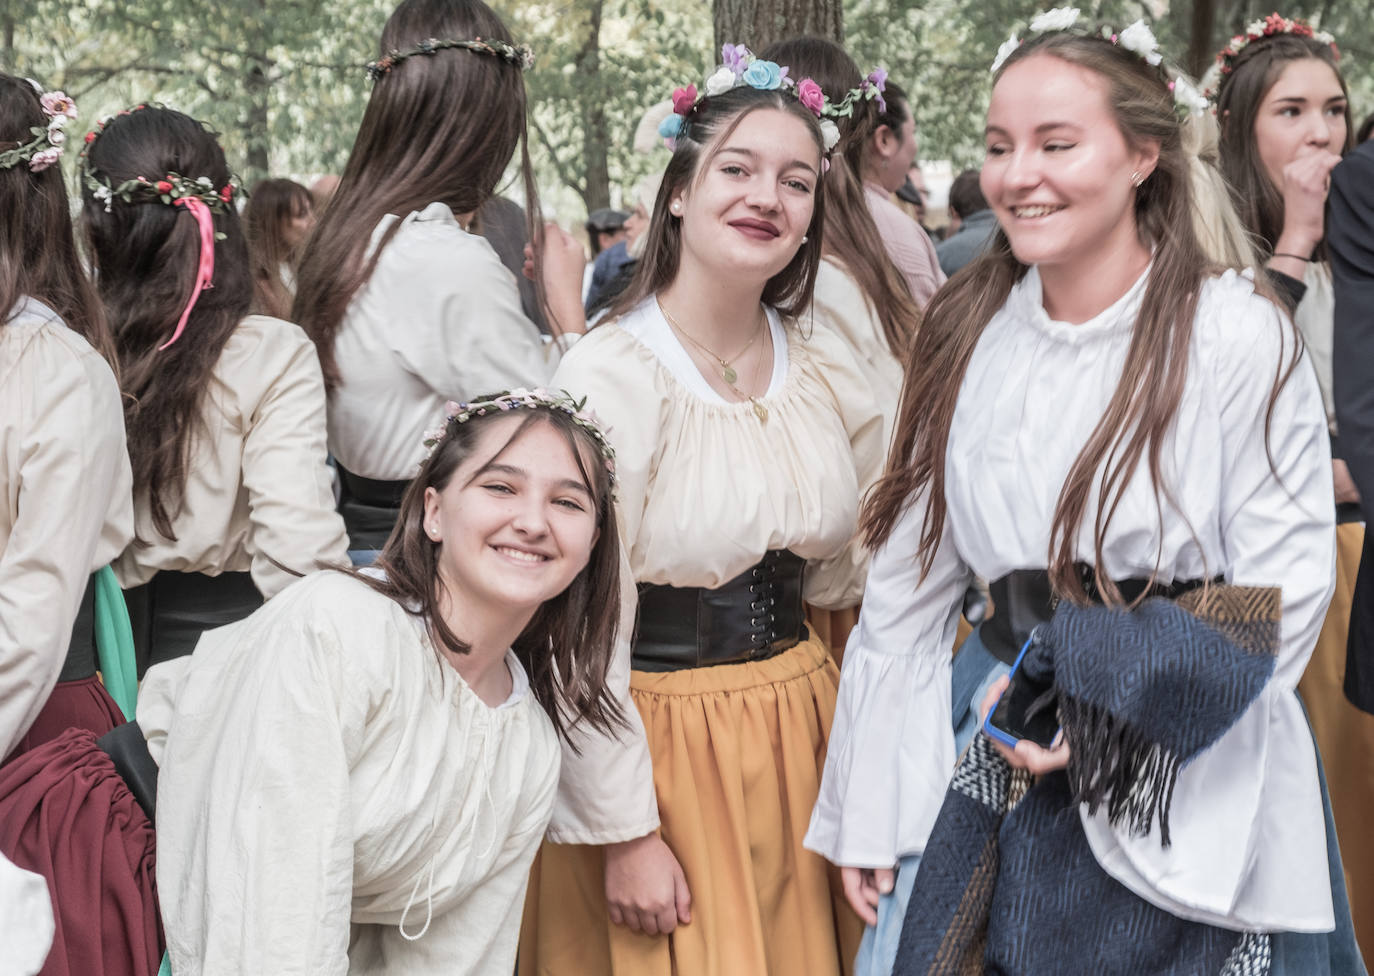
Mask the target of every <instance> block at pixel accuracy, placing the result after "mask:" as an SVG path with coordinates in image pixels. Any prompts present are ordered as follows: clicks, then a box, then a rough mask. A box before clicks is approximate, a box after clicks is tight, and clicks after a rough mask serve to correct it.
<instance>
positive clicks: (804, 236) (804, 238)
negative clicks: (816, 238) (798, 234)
mask: <svg viewBox="0 0 1374 976" xmlns="http://www.w3.org/2000/svg"><path fill="white" fill-rule="evenodd" d="M809 240H811V238H809V237H807V236H806V235H805V234H803V235H802V243H803V244H805V243H806V242H807V241H809Z"/></svg>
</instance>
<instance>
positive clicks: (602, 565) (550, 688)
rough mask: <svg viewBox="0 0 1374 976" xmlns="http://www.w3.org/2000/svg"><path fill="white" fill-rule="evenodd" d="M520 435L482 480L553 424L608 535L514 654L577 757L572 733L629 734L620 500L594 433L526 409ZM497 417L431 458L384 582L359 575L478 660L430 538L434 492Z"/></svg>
mask: <svg viewBox="0 0 1374 976" xmlns="http://www.w3.org/2000/svg"><path fill="white" fill-rule="evenodd" d="M521 412H522V413H523V414H524V416H523V417H522V419H521V422H520V424H519V426H517V427H516V428H515V430H514V431H512V432H511V435H510V437H508V438H507V439H506V442H505V443H504V444H503V445H501V447H500V448H499V449H498V450H497V451H496V452H495V453H494V454H493V455H492V456H491V457H490V458H488V459H487V461H486V463H485V464H484V465H483V466H482V468H480V469H479V470H478V471H477V472H475V473H474V474H473V477H474V478H475V477H477V476H478V475H480V474H481V473H482V471H484V470H486V465H489V464H491V463H493V462H494V461H495V459H496V458H497V457H499V456H500V455H501V453H502V452H503V451H505V449H506V448H507V447H509V446H510V445H511V444H512V443H514V442H515V441H516V440H517V439H518V438H519V437H520V436H521V435H522V434H523V433H524V432H525V431H526V430H528V429H529V428H530V427H531V426H532V425H534V424H540V423H547V424H549V425H550V426H552V427H553V428H554V429H555V430H557V431H558V433H560V434H562V435H563V438H564V440H566V441H567V443H568V447H569V449H571V451H572V454H573V458H574V459H575V460H576V462H577V467H578V471H579V472H580V473H581V475H582V479H583V482H584V483H585V484H586V485H587V487H588V489H589V490H590V491H591V494H592V504H593V505H594V506H595V508H596V518H597V528H598V529H599V530H600V534H599V535H598V537H597V540H596V544H595V545H594V546H593V547H592V552H591V557H590V559H589V560H588V561H587V565H586V566H585V567H584V568H583V569H582V571H581V572H580V573H578V574H577V576H576V578H575V579H574V580H573V581H572V583H571V584H569V586H568V588H567V589H566V590H564V591H563V592H562V593H560V594H558V595H557V596H555V597H553V598H552V599H550V600H547V601H545V603H544V604H543V605H541V606H540V607H539V609H538V610H536V611H535V614H534V616H533V617H532V618H530V622H529V623H528V624H527V625H526V627H525V629H524V631H523V632H521V634H520V636H519V637H518V638H516V640H515V643H513V644H512V645H511V649H512V650H513V651H514V652H515V655H516V657H518V658H519V659H520V663H521V664H522V665H524V667H525V670H526V672H528V674H529V679H530V690H531V691H532V692H533V694H534V697H535V700H536V701H538V702H539V704H540V705H541V706H542V707H543V709H544V711H545V712H547V713H548V716H549V718H550V720H552V722H553V724H554V728H556V729H557V730H558V732H559V734H560V735H561V736H563V738H564V740H565V741H567V742H568V743H569V744H570V745H572V747H573V748H574V750H575V749H576V744H575V743H573V742H572V739H571V738H570V730H571V728H572V727H573V726H574V725H576V724H577V723H579V722H582V721H586V722H587V723H588V724H589V725H591V726H592V727H593V728H596V729H600V730H602V731H605V732H612V731H614V730H615V729H617V728H622V727H626V721H625V715H624V712H623V711H622V709H621V708H620V705H619V704H618V703H617V701H616V700H615V697H614V696H613V695H612V693H611V692H610V691H609V690H608V689H607V687H606V674H607V671H608V670H609V668H610V663H611V657H612V655H613V654H614V652H615V639H616V631H617V628H618V626H619V621H620V598H619V595H620V534H619V531H618V529H617V527H616V518H615V505H614V504H613V502H612V498H611V481H610V475H609V474H608V472H607V471H606V466H605V465H604V464H602V463H601V461H600V455H599V448H598V446H597V444H596V443H595V441H593V440H592V438H591V435H589V434H588V433H587V432H586V431H585V430H583V429H582V428H581V427H579V426H578V425H577V424H575V423H574V422H573V421H572V419H571V418H570V417H569V416H568V415H567V414H566V413H563V412H562V411H559V410H551V409H549V408H546V407H526V408H522V409H521ZM509 416H511V414H510V413H501V412H494V413H490V414H487V415H485V416H473V417H471V418H469V419H468V420H466V421H464V422H462V423H459V422H458V421H457V420H449V421H448V423H447V424H446V426H445V428H444V435H443V437H442V438H440V440H439V442H438V444H437V445H436V446H435V448H434V453H433V454H432V455H430V457H429V458H428V459H426V460H425V461H424V462H423V463H422V464H421V465H420V471H419V473H418V474H417V475H416V476H415V478H414V480H412V481H411V482H410V485H409V486H408V487H407V488H406V491H405V494H404V495H403V496H402V498H401V510H400V515H399V517H398V518H397V520H396V527H395V528H394V529H392V531H391V536H390V537H389V538H388V539H387V540H386V545H385V546H384V547H383V548H382V551H381V554H380V555H379V556H378V557H377V561H376V562H375V563H374V564H373V566H374V567H375V568H376V569H379V570H381V571H382V573H383V574H384V575H383V576H381V577H378V576H377V575H375V574H372V573H368V572H359V571H354V573H353V575H354V576H355V577H356V578H358V579H361V580H362V581H363V582H364V583H366V584H367V585H368V586H370V587H372V588H373V589H374V590H376V591H377V592H379V593H383V594H385V595H386V596H389V597H391V599H393V600H395V601H396V602H397V603H400V604H401V605H402V606H404V607H407V608H419V609H418V612H419V614H420V615H421V616H423V617H424V618H425V620H426V621H428V623H429V627H430V630H431V633H432V634H433V635H434V638H435V641H436V643H437V644H438V645H439V646H440V647H443V648H445V649H447V650H448V651H449V652H451V653H454V654H466V653H468V651H469V650H470V648H469V646H468V645H467V644H465V643H464V642H463V641H462V640H461V639H460V638H459V637H458V636H457V635H456V634H454V633H453V630H452V629H451V628H450V627H449V626H448V624H446V623H445V622H444V616H443V613H442V612H441V609H440V600H441V591H442V588H443V585H444V584H443V583H442V582H441V581H440V578H439V551H440V543H437V542H435V541H434V540H432V539H431V538H430V537H429V536H428V535H427V534H426V533H425V530H424V516H425V490H426V489H428V488H433V489H434V490H435V491H438V492H442V491H443V490H444V489H445V488H447V487H448V485H449V483H450V482H451V481H452V480H453V477H454V475H455V474H456V473H457V471H458V468H459V467H461V466H462V465H463V463H464V462H465V461H467V460H468V459H469V458H471V457H472V455H473V453H474V451H475V450H476V448H477V442H478V439H479V437H480V436H481V433H482V430H483V429H484V428H485V427H486V426H487V425H489V424H490V423H492V421H494V420H496V419H497V418H499V417H509Z"/></svg>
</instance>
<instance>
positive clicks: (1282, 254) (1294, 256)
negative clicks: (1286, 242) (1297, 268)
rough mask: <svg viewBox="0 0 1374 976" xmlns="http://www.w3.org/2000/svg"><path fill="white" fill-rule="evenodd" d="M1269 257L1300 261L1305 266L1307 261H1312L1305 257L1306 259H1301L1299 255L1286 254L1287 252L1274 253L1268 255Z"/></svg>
mask: <svg viewBox="0 0 1374 976" xmlns="http://www.w3.org/2000/svg"><path fill="white" fill-rule="evenodd" d="M1270 257H1275V258H1292V259H1293V260H1294V261H1301V262H1303V263H1304V264H1306V263H1308V262H1309V261H1311V260H1312V259H1311V258H1310V257H1306V258H1305V257H1303V256H1302V255H1301V254H1292V253H1290V252H1288V251H1275V252H1274V253H1273V254H1272V255H1270Z"/></svg>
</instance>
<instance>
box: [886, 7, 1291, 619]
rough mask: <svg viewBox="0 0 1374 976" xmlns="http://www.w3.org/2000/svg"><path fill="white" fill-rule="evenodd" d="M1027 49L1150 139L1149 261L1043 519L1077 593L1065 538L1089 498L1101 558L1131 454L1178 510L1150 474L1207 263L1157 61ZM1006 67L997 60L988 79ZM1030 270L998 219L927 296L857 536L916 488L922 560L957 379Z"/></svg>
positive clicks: (1069, 48)
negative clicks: (1097, 93) (1103, 92)
mask: <svg viewBox="0 0 1374 976" xmlns="http://www.w3.org/2000/svg"><path fill="white" fill-rule="evenodd" d="M1031 56H1050V57H1055V58H1059V59H1060V60H1062V61H1066V62H1068V63H1069V64H1074V65H1079V66H1081V67H1084V68H1087V69H1089V70H1091V71H1093V72H1095V73H1096V74H1098V75H1100V76H1102V77H1103V78H1105V79H1106V80H1107V81H1108V83H1109V100H1110V103H1111V106H1112V109H1113V111H1114V113H1115V115H1116V119H1117V124H1118V126H1119V127H1120V130H1121V133H1122V135H1123V136H1124V137H1125V139H1126V141H1127V143H1128V144H1131V145H1141V144H1144V143H1147V142H1149V143H1154V144H1157V145H1158V146H1159V158H1158V162H1157V164H1156V167H1155V169H1154V171H1153V172H1152V173H1151V174H1150V176H1149V178H1148V179H1147V180H1146V181H1145V182H1144V183H1143V184H1142V185H1141V186H1140V187H1139V188H1138V189H1137V190H1136V194H1135V208H1134V212H1135V221H1136V227H1137V231H1138V233H1139V235H1140V238H1141V240H1142V242H1144V243H1146V244H1148V245H1149V246H1151V247H1153V249H1154V259H1153V262H1152V264H1151V267H1150V272H1149V277H1148V279H1147V281H1146V284H1145V293H1144V296H1143V299H1142V301H1141V306H1140V312H1139V314H1138V316H1137V318H1136V322H1135V326H1134V328H1133V330H1132V333H1131V342H1130V347H1129V349H1128V351H1127V353H1126V359H1125V362H1124V363H1123V365H1122V369H1121V380H1120V382H1119V383H1118V385H1117V388H1116V392H1115V393H1114V394H1113V396H1112V399H1111V401H1110V403H1108V405H1107V408H1106V410H1105V412H1104V413H1103V415H1102V419H1101V420H1100V421H1099V422H1098V424H1097V426H1096V428H1095V429H1094V430H1093V432H1092V435H1091V436H1090V437H1089V438H1088V442H1087V444H1086V445H1084V447H1083V450H1082V451H1081V452H1080V453H1079V455H1078V458H1077V460H1076V461H1075V462H1074V464H1073V467H1072V468H1071V469H1070V471H1069V474H1068V477H1067V478H1066V479H1065V482H1064V485H1063V488H1062V489H1061V491H1060V494H1059V500H1058V503H1057V505H1056V506H1055V512H1054V519H1053V522H1052V525H1051V531H1050V551H1049V553H1048V554H1047V560H1048V565H1049V570H1050V579H1051V582H1052V584H1053V586H1054V589H1055V591H1056V592H1057V593H1060V594H1061V595H1064V596H1066V597H1069V598H1073V599H1083V598H1084V590H1083V585H1082V580H1081V578H1080V577H1079V575H1078V573H1077V571H1076V569H1075V560H1076V553H1075V543H1076V541H1077V537H1078V532H1079V527H1080V525H1081V524H1082V522H1083V519H1084V517H1085V514H1086V512H1087V509H1088V506H1089V503H1090V501H1091V502H1092V503H1093V504H1094V505H1095V508H1096V517H1095V522H1094V526H1093V529H1094V562H1095V564H1096V565H1099V566H1100V565H1102V562H1103V560H1102V554H1103V547H1104V545H1105V543H1106V537H1107V531H1108V528H1109V526H1110V524H1111V520H1112V517H1113V515H1114V514H1115V512H1116V509H1117V506H1118V505H1119V504H1120V502H1121V499H1122V496H1123V494H1124V492H1125V490H1126V488H1127V486H1128V485H1129V483H1130V481H1131V478H1132V476H1133V475H1134V473H1135V471H1136V469H1137V467H1138V466H1139V464H1140V462H1141V460H1142V459H1144V460H1145V463H1146V464H1147V465H1148V468H1149V473H1150V479H1151V482H1152V484H1153V485H1154V488H1155V503H1156V509H1157V511H1158V512H1159V514H1160V517H1161V518H1162V517H1163V505H1164V504H1165V503H1166V502H1167V503H1168V504H1169V505H1170V506H1171V507H1172V508H1174V509H1176V510H1177V509H1178V506H1177V504H1176V503H1175V500H1174V499H1173V497H1172V496H1171V494H1170V490H1169V487H1168V485H1167V484H1165V482H1164V479H1163V477H1162V474H1161V455H1162V452H1163V450H1164V448H1165V445H1166V443H1167V436H1168V432H1169V429H1170V427H1171V425H1172V424H1173V422H1174V418H1175V415H1176V413H1177V411H1178V404H1179V401H1180V399H1181V397H1182V394H1183V390H1184V386H1185V382H1186V380H1187V373H1188V355H1189V347H1190V345H1191V341H1192V336H1193V317H1194V314H1195V312H1196V309H1197V302H1198V296H1199V293H1200V290H1201V286H1202V282H1203V280H1204V278H1205V277H1207V276H1209V275H1212V274H1215V273H1216V272H1217V270H1218V269H1217V268H1216V267H1215V266H1213V265H1211V264H1210V262H1209V261H1208V260H1207V258H1206V255H1205V254H1204V253H1203V250H1202V248H1201V246H1200V245H1199V243H1198V239H1197V236H1196V234H1195V232H1194V230H1193V223H1192V219H1191V211H1192V206H1193V204H1192V188H1191V185H1190V164H1189V160H1188V158H1187V154H1186V153H1185V151H1184V149H1183V145H1182V127H1181V126H1180V124H1179V121H1178V119H1177V117H1176V116H1175V114H1174V101H1173V95H1172V93H1171V91H1170V90H1169V88H1168V86H1167V82H1166V80H1165V79H1164V77H1163V76H1162V75H1161V73H1160V70H1159V69H1157V68H1153V67H1151V66H1149V65H1148V64H1146V63H1145V61H1144V60H1143V59H1141V58H1140V57H1139V56H1137V55H1136V54H1133V53H1132V52H1130V51H1128V50H1126V49H1124V48H1120V47H1117V46H1116V45H1114V44H1111V43H1110V42H1108V41H1106V40H1104V39H1101V38H1098V37H1083V36H1079V35H1074V34H1066V33H1051V34H1044V35H1041V36H1039V37H1036V38H1034V39H1031V40H1027V41H1026V42H1025V43H1023V44H1022V45H1021V46H1020V47H1019V48H1017V49H1016V51H1015V52H1014V53H1013V54H1012V55H1011V57H1010V58H1008V59H1007V66H1009V65H1011V64H1014V63H1016V62H1018V61H1021V60H1023V59H1025V58H1027V57H1031ZM1005 70H1006V66H1004V67H1003V68H1002V69H1001V71H999V73H998V75H997V76H996V78H995V79H994V84H996V81H997V79H1000V78H1001V76H1002V73H1003V72H1005ZM1027 270H1028V268H1027V266H1026V265H1023V264H1021V263H1020V262H1019V261H1017V259H1016V257H1015V255H1014V254H1013V253H1012V250H1011V245H1010V244H1009V242H1008V240H1007V237H1006V234H1005V233H1004V232H1003V231H1001V230H1000V229H999V230H998V232H997V235H996V237H995V238H994V240H993V242H992V244H991V245H990V248H989V251H988V252H986V253H985V254H984V255H983V256H982V257H980V258H979V259H977V260H975V261H974V262H972V263H971V264H969V265H968V266H966V267H965V268H964V269H962V270H961V271H960V272H959V273H958V274H956V275H955V276H954V277H953V278H951V279H950V282H949V284H948V285H947V286H946V287H945V288H943V289H942V290H941V291H940V292H939V294H937V295H936V296H935V299H934V301H932V302H931V304H930V307H929V308H928V309H927V310H926V317H925V321H924V324H923V325H922V331H921V344H922V355H921V356H920V357H912V359H911V361H910V362H909V363H908V365H907V371H906V379H905V383H904V385H903V389H902V399H901V406H900V408H899V413H898V417H897V428H896V434H895V436H894V438H893V443H892V448H891V453H890V455H889V457H888V463H887V471H886V473H885V474H884V475H883V478H882V479H881V480H880V481H879V482H878V484H877V485H875V486H874V489H873V492H872V493H871V495H870V496H869V497H868V499H867V500H866V503H865V506H864V513H863V518H862V530H863V533H864V539H865V541H866V542H867V543H868V545H870V546H873V547H876V546H878V545H881V544H882V543H883V542H884V541H885V540H886V539H887V538H888V536H889V535H890V534H891V532H892V528H893V526H894V524H895V523H896V521H897V518H898V516H899V515H900V514H901V512H902V510H903V509H904V508H905V507H906V505H908V504H909V503H910V502H911V500H912V499H913V498H916V497H919V493H921V492H925V493H926V506H927V507H926V514H925V521H924V523H923V525H922V531H921V544H920V560H921V568H922V574H923V575H924V574H925V573H927V572H929V570H930V567H931V564H932V561H933V560H934V558H935V551H936V547H937V546H938V544H939V541H940V537H941V535H942V533H943V531H944V525H945V518H946V511H947V509H946V505H947V502H946V497H945V451H946V448H947V445H948V442H949V432H950V425H951V423H952V421H953V418H954V411H955V405H956V403H957V402H958V398H959V388H960V386H961V385H962V383H963V380H964V374H965V373H966V372H967V370H968V365H969V360H970V359H971V358H972V356H973V352H974V349H975V347H976V346H977V345H978V341H979V338H980V337H981V336H982V334H983V330H984V329H985V328H986V327H987V324H988V322H989V321H990V320H991V319H992V317H993V315H994V314H995V313H996V312H997V311H998V309H1000V308H1001V307H1002V305H1003V303H1005V301H1006V300H1007V297H1008V295H1009V293H1010V292H1011V289H1012V287H1013V286H1014V285H1015V284H1016V283H1017V282H1018V281H1020V280H1021V278H1022V277H1024V276H1025V274H1026V272H1027ZM1289 328H1290V329H1291V326H1289ZM1290 348H1293V349H1294V350H1295V355H1294V357H1293V359H1292V360H1291V361H1289V362H1288V363H1287V364H1286V365H1284V366H1281V367H1280V369H1279V372H1278V374H1277V375H1276V377H1275V381H1274V390H1273V396H1277V393H1278V389H1279V387H1280V386H1282V384H1283V383H1284V382H1286V380H1287V377H1288V375H1290V374H1291V372H1292V370H1293V368H1294V366H1295V365H1296V361H1297V357H1296V350H1297V349H1298V348H1300V347H1299V346H1298V344H1297V342H1296V337H1294V341H1293V343H1292V344H1291V347H1290ZM1273 396H1271V400H1270V410H1271V411H1272V408H1273ZM1099 471H1100V472H1101V475H1100V476H1099ZM1161 495H1162V496H1163V497H1162V498H1161ZM1161 538H1162V537H1161ZM1100 586H1101V589H1102V593H1103V596H1104V597H1105V598H1106V599H1107V600H1108V601H1109V602H1118V601H1119V600H1120V594H1119V592H1118V591H1117V588H1116V586H1115V584H1113V583H1112V581H1111V580H1110V579H1106V578H1105V576H1104V577H1103V578H1102V579H1101V580H1100Z"/></svg>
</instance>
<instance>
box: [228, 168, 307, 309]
mask: <svg viewBox="0 0 1374 976" xmlns="http://www.w3.org/2000/svg"><path fill="white" fill-rule="evenodd" d="M314 209H315V203H314V200H313V199H312V198H311V196H310V191H309V190H307V189H306V188H305V187H304V186H302V185H301V184H299V183H297V182H296V181H295V180H262V181H261V182H259V183H258V184H257V185H256V186H254V187H253V192H252V193H250V194H249V196H248V203H247V204H246V205H245V206H244V208H243V232H244V236H245V237H246V238H247V239H248V260H249V262H250V264H251V268H252V274H253V311H255V312H260V313H262V314H263V315H271V316H274V317H276V318H279V319H285V318H289V317H290V315H291V291H290V290H289V289H288V288H287V286H286V282H284V281H282V276H281V272H282V267H283V266H285V267H287V268H290V269H291V271H292V273H293V274H294V272H295V269H296V264H297V262H298V261H299V260H300V250H301V249H300V247H299V246H297V247H292V246H291V245H290V244H288V243H287V242H286V227H287V225H288V224H289V223H291V221H293V220H299V219H300V218H302V217H308V216H310V212H311V211H312V210H314Z"/></svg>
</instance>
